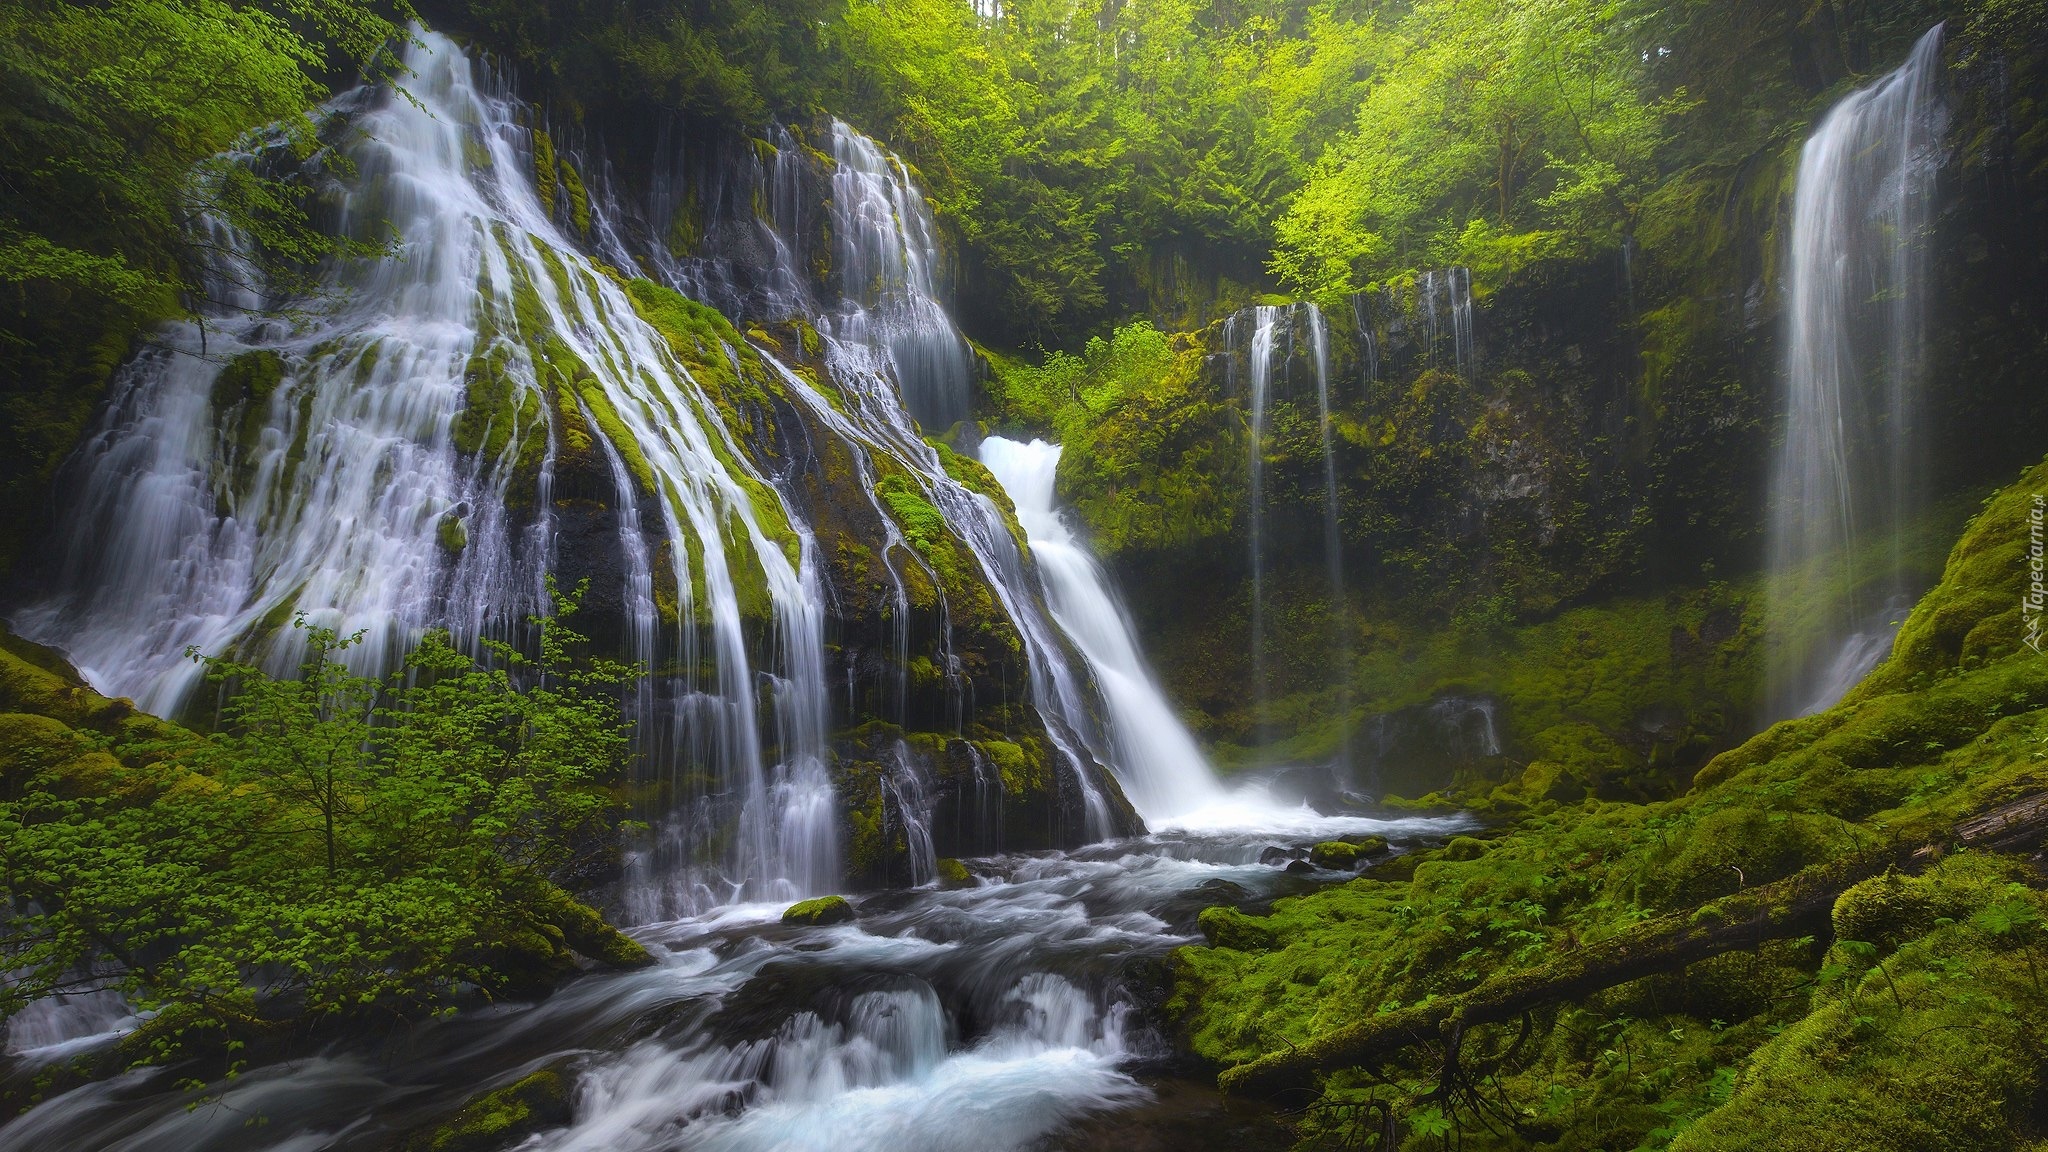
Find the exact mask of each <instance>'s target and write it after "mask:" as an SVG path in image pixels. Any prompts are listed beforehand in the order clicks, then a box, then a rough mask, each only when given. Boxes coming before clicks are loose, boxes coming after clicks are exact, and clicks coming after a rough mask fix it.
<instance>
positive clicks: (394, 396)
mask: <svg viewBox="0 0 2048 1152" xmlns="http://www.w3.org/2000/svg"><path fill="white" fill-rule="evenodd" d="M408 67H409V68H410V70H411V72H412V73H413V79H412V80H411V81H409V82H408V84H407V94H406V95H405V96H398V95H394V94H392V93H390V92H388V91H370V90H363V91H359V92H357V93H352V94H350V95H348V96H344V97H342V98H341V100H340V101H338V102H337V107H339V108H342V109H344V110H347V111H351V112H353V113H355V114H357V115H358V116H359V117H360V124H361V128H362V131H361V132H360V133H358V134H357V137H356V138H357V139H359V141H360V142H359V143H357V144H355V145H354V146H353V151H352V156H351V159H352V160H353V161H354V164H355V168H356V173H355V175H354V176H352V177H351V178H349V179H348V180H347V181H346V182H345V183H344V184H343V185H342V186H341V187H340V188H339V189H338V193H337V197H336V202H337V211H338V215H339V217H340V220H341V224H342V227H343V228H344V229H345V230H348V231H350V232H351V233H354V234H365V233H367V232H368V230H370V229H372V228H374V227H376V226H378V224H379V223H380V222H381V221H383V220H386V219H388V220H389V221H390V222H391V223H392V224H393V225H395V227H396V230H397V235H398V236H399V238H400V239H399V242H398V245H397V247H396V250H395V251H393V252H390V253H389V254H388V255H386V256H384V257H382V258H378V259H369V260H361V261H347V262H341V263H339V264H337V265H336V266H335V267H334V268H333V269H332V270H331V271H330V272H329V273H328V277H327V278H328V283H327V287H328V288H329V289H330V290H331V291H330V292H329V293H328V294H327V298H325V299H323V300H316V301H313V302H309V303H306V304H304V305H303V306H302V307H300V308H298V309H296V310H284V309H277V308H270V309H268V310H266V309H265V308H264V305H265V303H266V302H265V301H263V300H261V299H260V298H259V297H257V296H255V295H245V296H244V297H243V298H242V299H241V300H239V301H237V302H238V303H239V304H240V305H241V306H242V309H241V310H236V311H228V310H223V311H220V312H218V313H217V314H215V315H212V316H210V317H208V319H207V321H206V326H205V330H204V331H202V330H201V328H200V327H199V326H197V325H192V324H184V325H173V326H171V327H170V328H169V329H168V330H167V331H166V332H164V333H163V334H162V336H161V337H160V338H159V339H158V340H157V341H156V343H155V344H154V346H153V347H152V348H151V349H150V350H149V351H147V352H145V353H144V354H143V355H142V356H140V357H138V358H137V359H136V360H135V361H134V362H133V363H132V364H131V365H130V366H129V367H128V368H126V369H125V370H124V371H123V373H122V375H121V377H120V378H119V380H118V382H117V395H116V398H115V399H114V402H113V403H112V404H111V405H110V406H109V409H108V411H107V414H106V415H105V417H104V418H103V420H102V422H101V424H100V426H99V427H98V429H97V431H96V432H95V433H94V435H93V436H92V438H91V439H90V441H89V442H88V443H87V444H86V445H85V447H84V449H83V451H82V452H81V454H80V456H79V457H78V458H77V460H76V461H75V462H74V464H73V466H72V467H73V476H74V478H75V480H76V487H77V491H78V496H77V499H76V501H75V504H74V506H73V507H72V508H70V509H69V510H68V513H67V515H66V516H65V519H64V523H65V526H66V527H65V530H64V531H65V534H64V536H63V537H62V539H63V554H62V556H61V557H60V558H59V561H58V579H57V580H56V581H55V582H54V586H55V587H56V588H58V589H60V590H61V591H60V592H59V593H58V594H56V595H55V596H53V597H51V598H50V599H49V600H47V601H45V602H43V603H40V604H36V605H33V606H31V607H29V608H28V609H26V610H24V611H23V612H21V613H20V614H19V615H18V617H17V620H16V623H17V626H18V627H19V628H20V629H21V630H22V632H23V633H24V634H26V635H28V636H30V637H32V638H36V639H39V640H42V641H44V642H47V643H51V644H54V645H56V646H59V647H61V648H63V649H64V650H66V651H67V652H68V653H69V654H70V655H71V656H72V657H73V658H74V660H76V661H77V663H78V664H79V666H80V668H81V670H83V671H85V672H86V674H87V675H88V677H89V678H90V679H91V680H92V682H93V683H94V685H95V686H96V687H98V688H99V689H101V690H102V691H105V692H107V693H108V694H109V695H127V696H132V697H134V698H135V699H136V701H137V702H138V703H139V704H140V705H141V706H143V707H145V708H148V709H150V710H152V711H157V712H164V713H175V712H177V711H178V709H179V708H180V707H181V706H182V705H183V704H184V703H185V702H186V701H187V700H188V699H189V698H190V697H191V695H192V693H193V691H194V689H195V688H196V687H197V684H198V677H199V674H200V673H199V670H198V669H197V668H196V666H195V665H194V664H193V663H192V662H191V661H190V660H187V659H186V658H185V657H184V652H185V650H186V648H187V647H188V646H196V647H198V648H199V649H200V650H202V651H205V652H210V653H232V654H237V655H239V656H242V657H243V658H248V659H254V660H259V661H261V662H262V663H263V664H264V665H265V666H267V667H268V668H270V669H271V670H273V671H274V672H280V673H282V672H287V671H289V670H291V669H292V668H293V667H294V666H295V665H296V662H297V659H298V656H299V654H300V650H301V648H300V645H301V643H302V637H301V636H300V634H299V633H298V631H297V630H295V629H293V628H290V627H288V625H289V623H290V621H291V619H292V617H293V614H294V613H298V612H303V613H305V614H306V616H307V617H308V619H309V620H311V621H312V622H314V623H318V624H323V625H327V626H330V627H333V628H335V629H336V630H338V631H341V632H343V633H348V632H353V631H355V630H358V629H362V630H364V631H365V641H364V643H363V644H362V645H361V646H360V647H358V648H356V649H353V650H352V652H351V655H352V657H353V660H354V662H355V664H356V666H357V667H358V668H359V669H361V670H364V671H375V672H382V671H384V670H386V669H388V668H389V667H391V666H392V665H393V664H394V663H395V662H396V660H397V658H398V656H399V654H400V653H401V652H402V651H403V649H404V647H405V646H406V645H408V644H410V643H411V642H412V641H413V640H414V639H415V638H416V637H417V636H418V635H419V634H420V633H421V632H422V631H423V630H424V629H427V628H430V627H447V628H449V629H450V630H451V631H453V632H454V633H455V634H456V636H457V638H458V640H459V641H464V642H474V640H475V639H477V638H478V637H480V636H482V635H485V634H488V633H495V634H502V635H507V636H517V635H519V634H520V628H521V625H520V621H521V619H522V618H523V617H524V616H525V615H527V614H529V613H533V612H538V611H542V610H544V609H545V601H544V596H543V591H542V589H543V575H544V573H546V572H548V571H557V570H560V569H561V568H562V566H563V565H564V564H565V563H570V562H574V563H576V564H579V565H582V566H583V570H590V569H591V567H592V566H593V565H595V566H596V570H597V576H598V577H599V578H594V579H593V586H592V590H591V593H590V595H591V597H592V598H593V599H601V600H604V601H606V602H615V603H617V604H619V606H620V607H619V616H620V618H621V620H622V621H623V627H624V630H625V632H626V633H627V635H626V636H624V637H623V638H622V639H623V640H624V644H623V647H624V648H625V649H626V650H627V651H628V652H629V653H630V654H632V655H633V656H634V657H635V658H638V659H641V660H643V661H646V662H648V663H649V664H650V665H651V666H659V667H673V668H676V669H679V671H676V672H673V673H670V674H664V675H662V676H660V677H657V678H656V682H655V684H654V685H653V688H652V691H650V692H643V693H642V695H641V697H640V698H639V699H638V700H636V701H632V702H629V710H630V711H632V712H633V713H635V714H636V715H635V717H634V718H635V720H636V722H637V725H638V731H639V742H640V746H641V749H642V751H643V754H644V755H645V758H646V759H647V760H648V761H649V762H650V763H651V764H652V765H653V766H654V767H655V768H656V770H658V771H659V772H661V773H663V774H664V776H665V777H666V778H667V779H670V780H674V781H680V782H685V783H682V784H681V786H680V789H679V791H680V794H679V795H678V796H677V797H676V800H675V803H673V804H672V805H671V806H670V807H669V808H668V809H667V810H666V811H665V812H663V813H660V814H659V817H660V818H659V819H658V820H657V821H656V822H655V823H656V829H655V832H654V836H653V840H652V843H651V844H649V845H648V846H647V849H646V850H645V851H643V852H641V853H639V854H638V855H637V856H636V858H635V860H634V861H633V863H632V865H631V868H630V870H631V873H632V876H633V884H632V892H631V893H630V895H629V904H630V905H631V909H632V911H633V912H635V913H636V914H638V915H640V916H643V917H652V916H655V915H662V914H673V913H675V912H678V911H681V910H684V909H689V908H697V907H703V906H706V905H709V904H716V903H723V902H726V901H730V900H733V899H736V898H750V899H777V898H788V897H793V896H798V895H803V894H806V893H810V892H814V891H817V890H820V889H822V888H825V887H828V886H830V885H831V884H832V883H834V882H835V880H836V877H837V875H838V862H837V859H836V857H837V848H836V844H835V842H834V840H835V837H836V832H835V831H834V829H835V827H836V824H835V822H834V820H832V819H831V818H830V817H829V810H830V805H831V802H830V790H829V784H828V783H827V782H826V780H825V776H824V763H825V761H824V756H825V724H826V715H827V709H826V706H825V685H824V671H823V670H824V660H823V645H824V635H823V619H824V613H823V602H822V597H821V594H820V590H819V588H818V587H817V581H816V576H815V571H814V567H813V565H814V559H813V558H812V556H811V553H813V552H815V549H816V545H815V543H814V542H813V541H812V540H811V539H810V538H809V534H808V531H807V529H806V528H805V526H804V525H803V524H802V523H801V521H800V520H799V519H798V518H797V516H796V514H795V513H794V511H792V509H791V508H789V507H787V506H784V505H782V504H779V503H778V502H776V501H774V500H773V499H772V498H768V499H763V498H762V497H763V496H764V495H765V494H767V493H769V492H770V489H769V488H768V487H767V484H766V483H765V480H764V478H763V477H761V476H760V475H759V474H757V473H756V472H755V471H754V469H753V468H752V467H751V466H750V465H748V464H747V463H746V462H745V461H746V458H745V456H744V454H743V453H742V452H741V451H740V449H739V445H738V444H737V443H735V442H734V440H733V438H732V435H731V433H730V432H729V431H728V430H727V429H726V428H725V426H724V424H723V423H722V422H721V421H720V420H719V418H718V416H717V413H716V411H715V409H714V407H713V405H712V403H711V401H710V399H709V398H708V396H707V395H706V394H705V393H704V391H703V389H702V388H701V387H700V386H699V384H698V382H697V381H696V380H695V379H694V378H693V377H692V376H691V373H690V371H689V369H688V367H687V366H686V365H685V364H684V363H682V362H681V361H680V360H679V359H678V358H677V357H676V355H675V354H674V353H673V351H672V350H671V349H670V347H669V345H668V344H667V342H666V340H665V339H664V338H663V337H662V335H661V334H660V333H658V332H656V331H655V330H654V329H652V328H651V327H649V326H648V325H647V324H646V323H645V322H644V321H642V320H641V319H640V317H639V315H638V314H637V313H636V312H635V310H634V308H633V306H632V303H631V301H630V300H629V299H628V298H627V296H626V294H625V292H624V291H623V290H622V288H621V287H620V286H619V285H618V284H617V283H616V282H615V281H614V280H613V279H611V277H610V276H608V275H606V274H604V273H602V272H601V271H600V270H599V269H598V268H597V267H595V266H594V265H593V264H592V263H591V261H590V260H589V259H588V258H586V257H585V256H583V255H582V254H581V253H580V252H579V250H578V247H577V245H576V244H575V243H573V242H572V241H571V240H570V239H569V238H568V237H567V236H566V235H565V234H564V233H563V231H562V230H561V229H560V228H558V227H557V226H556V224H555V223H554V222H553V221H552V220H551V219H550V212H549V209H548V207H547V206H544V205H543V204H541V203H540V201H539V199H538V197H537V195H536V192H535V184H534V181H533V177H532V176H531V173H532V171H533V166H532V162H531V159H530V153H529V151H528V140H529V138H530V136H529V130H528V129H527V127H525V125H524V123H523V120H522V114H523V111H524V110H523V109H522V108H521V107H520V106H519V105H518V104H517V103H516V102H515V101H514V100H512V99H511V98H510V96H509V95H508V94H506V93H504V92H502V91H499V90H497V89H496V88H495V86H494V85H493V82H492V80H491V78H490V77H489V76H488V75H484V74H480V72H479V70H478V69H476V68H473V67H472V65H471V63H470V62H469V61H468V60H467V59H466V58H465V57H464V56H463V54H462V53H461V52H460V50H459V49H457V48H456V47H455V46H454V45H453V44H452V43H451V42H450V41H448V40H447V39H446V38H444V37H442V36H439V35H437V34H433V33H422V34H421V36H420V42H419V44H418V45H417V46H416V47H415V48H413V49H412V50H411V51H410V52H409V54H408ZM223 239H224V241H230V242H236V241H238V239H239V238H235V237H224V238H223ZM233 250H234V251H236V252H240V251H241V248H240V246H239V245H238V244H236V245H234V246H233ZM230 259H232V260H234V261H235V262H236V265H237V266H236V267H234V268H232V269H228V270H226V271H229V272H232V273H233V274H234V275H235V276H236V277H237V278H238V279H239V280H240V281H242V282H250V283H258V284H260V277H259V276H258V275H257V272H258V270H257V268H256V266H255V261H254V259H253V258H251V257H248V256H243V255H237V256H232V257H230ZM593 444H594V445H595V447H596V449H597V458H592V457H591V456H590V451H591V447H592V445H593ZM582 460H588V461H589V463H588V464H579V465H578V466H579V467H580V468H582V469H583V471H582V472H579V476H580V477H581V479H580V480H579V482H580V483H583V484H585V485H595V486H597V487H598V488H600V489H606V490H608V491H606V493H605V494H606V497H607V499H606V502H607V503H608V504H609V505H610V508H611V510H612V511H611V512H610V513H609V514H608V515H609V518H610V522H609V525H608V526H607V527H605V528H603V529H602V530H599V531H596V532H594V533H592V534H591V535H590V536H585V537H579V538H578V539H579V541H581V542H582V544H589V543H590V542H591V540H592V539H595V540H597V541H604V542H608V543H609V548H606V547H601V546H592V547H591V548H590V549H589V550H590V551H593V552H605V551H614V550H615V552H616V555H614V556H613V557H611V558H610V561H606V560H605V559H604V558H603V557H594V556H585V555H574V556H571V555H564V554H562V548H561V546H560V541H561V539H562V534H563V533H564V532H566V531H568V530H569V529H570V526H569V525H567V524H565V523H564V522H562V520H561V519H560V514H559V513H558V511H557V508H556V505H555V503H554V501H553V499H552V496H553V495H554V493H553V491H552V488H553V486H554V485H555V484H557V483H558V482H559V480H560V478H561V476H560V473H561V472H562V469H563V468H564V467H565V466H566V465H567V464H570V463H574V462H576V461H582ZM593 467H594V468H595V471H592V470H591V469H592V468H593ZM583 550H584V549H583V548H582V546H581V545H579V548H578V551H579V552H581V551H583ZM608 563H610V564H611V566H609V567H607V566H606V565H607V564H608ZM658 583H659V584H661V585H662V586H663V587H664V588H666V587H667V586H669V585H671V584H672V586H673V594H674V601H675V602H674V607H673V609H672V610H671V611H672V616H673V619H672V620H668V621H664V620H663V619H662V618H661V616H662V614H661V612H660V610H659V609H658V608H657V605H656V601H657V599H658V597H657V595H656V592H657V584H658ZM742 583H745V584H747V585H748V586H749V587H753V586H756V585H758V588H759V591H760V592H761V593H762V594H763V595H762V596H761V597H760V599H761V600H763V601H765V603H766V605H767V612H768V616H769V617H770V618H771V619H772V623H773V628H772V629H771V631H772V633H773V636H772V639H771V640H770V642H768V643H767V644H765V645H757V646H756V647H755V648H754V649H752V650H750V647H749V642H748V625H747V624H746V623H745V622H744V621H743V619H742V606H741V585H742ZM761 648H765V649H766V651H765V652H761V651H760V649H761ZM706 667H708V669H709V670H708V671H704V672H701V673H700V671H699V669H700V668H706ZM764 686H765V695H766V699H765V700H764V699H763V694H764ZM650 713H651V714H650ZM764 714H765V715H766V716H767V717H769V719H767V720H765V721H764V718H763V717H764ZM718 829H730V830H731V831H732V832H733V833H734V834H732V835H727V836H717V835H715V834H714V833H715V832H716V831H717V830H718ZM713 843H717V844H720V845H722V847H719V848H716V849H714V848H712V847H710V845H712V844H713Z"/></svg>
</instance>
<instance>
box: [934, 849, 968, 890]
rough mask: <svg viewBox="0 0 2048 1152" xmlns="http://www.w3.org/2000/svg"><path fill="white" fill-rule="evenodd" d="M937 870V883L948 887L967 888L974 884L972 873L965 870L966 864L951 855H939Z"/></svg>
mask: <svg viewBox="0 0 2048 1152" xmlns="http://www.w3.org/2000/svg"><path fill="white" fill-rule="evenodd" d="M938 872H939V883H941V884H943V885H945V886H946V887H948V888H967V887H971V886H972V885H973V884H974V873H972V872H969V871H968V870H967V865H965V864H962V863H961V862H960V861H958V860H955V859H954V858H952V857H951V856H943V857H940V859H939V862H938Z"/></svg>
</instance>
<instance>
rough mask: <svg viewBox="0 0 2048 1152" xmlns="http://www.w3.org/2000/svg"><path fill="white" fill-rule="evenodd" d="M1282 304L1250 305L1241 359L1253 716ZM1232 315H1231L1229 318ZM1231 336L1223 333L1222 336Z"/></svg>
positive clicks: (1260, 664)
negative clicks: (1245, 383)
mask: <svg viewBox="0 0 2048 1152" xmlns="http://www.w3.org/2000/svg"><path fill="white" fill-rule="evenodd" d="M1282 311H1283V309H1281V308H1278V307H1275V306H1273V305H1270V304H1261V305H1258V306H1257V307H1255V308H1253V309H1252V338H1251V349H1250V352H1249V354H1248V362H1247V364H1246V376H1247V378H1248V380H1249V384H1250V387H1249V398H1250V401H1251V406H1252V410H1251V436H1250V444H1249V448H1248V459H1247V461H1246V467H1247V469H1248V472H1249V475H1250V484H1249V487H1250V490H1251V509H1250V520H1251V525H1250V532H1249V536H1250V538H1251V563H1252V637H1251V645H1252V708H1253V711H1252V720H1253V723H1254V724H1261V725H1262V724H1264V723H1265V721H1266V694H1267V683H1266V553H1265V543H1266V541H1265V519H1266V405H1267V401H1268V398H1269V394H1270V393H1271V391H1272V380H1273V338H1274V335H1275V332H1276V329H1277V328H1278V326H1279V322H1280V314H1281V312H1282ZM1236 319H1237V318H1236V317H1235V316H1233V317H1231V320H1232V321H1233V322H1234V321H1235V320H1236ZM1228 335H1231V333H1227V334H1226V336H1228Z"/></svg>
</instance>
